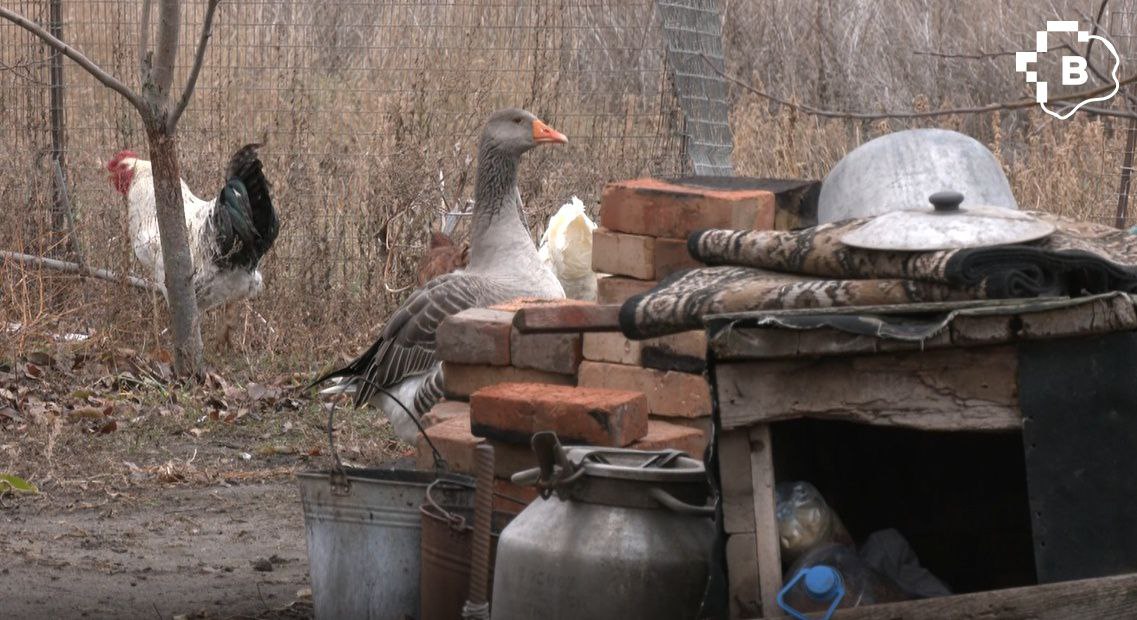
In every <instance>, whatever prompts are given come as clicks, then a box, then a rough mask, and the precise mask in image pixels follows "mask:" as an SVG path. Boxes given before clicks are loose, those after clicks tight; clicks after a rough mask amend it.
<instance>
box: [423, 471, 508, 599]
mask: <svg viewBox="0 0 1137 620" xmlns="http://www.w3.org/2000/svg"><path fill="white" fill-rule="evenodd" d="M434 488H435V489H437V487H434ZM436 495H437V494H436V493H434V489H432V490H430V491H428V492H427V503H426V504H424V505H423V506H422V509H421V512H422V573H421V575H422V578H421V584H422V587H421V588H420V592H421V603H422V606H421V615H420V616H419V618H420V620H453V619H455V618H461V617H462V606H463V605H464V604H465V602H466V600H467V599H468V598H469V593H470V557H471V549H472V548H473V544H474V528H473V523H474V511H473V510H470V509H467V508H450V509H447V508H445V507H443V506H441V505H439V501H438V498H437V497H436ZM514 516H516V515H514V514H513V513H510V512H503V511H494V513H493V517H492V524H491V525H492V526H491V528H490V565H489V575H490V579H489V584H488V588H487V591H488V592H492V591H493V566H494V561H495V560H496V556H497V539H498V535H499V534H500V533H501V531H502V530H503V529H505V526H506V525H508V524H509V522H510V521H511V520H512V519H513V517H514Z"/></svg>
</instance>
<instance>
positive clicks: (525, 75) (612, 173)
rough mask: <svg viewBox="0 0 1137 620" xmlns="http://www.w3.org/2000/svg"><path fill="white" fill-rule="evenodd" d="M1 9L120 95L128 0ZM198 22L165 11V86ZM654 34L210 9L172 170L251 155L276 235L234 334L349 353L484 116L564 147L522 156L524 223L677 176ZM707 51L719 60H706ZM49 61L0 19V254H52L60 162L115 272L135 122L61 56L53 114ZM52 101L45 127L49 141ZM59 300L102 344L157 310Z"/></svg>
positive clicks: (534, 17)
mask: <svg viewBox="0 0 1137 620" xmlns="http://www.w3.org/2000/svg"><path fill="white" fill-rule="evenodd" d="M53 2H54V3H58V10H59V15H58V20H57V21H56V22H55V23H53V22H52V19H51V18H52V14H51V9H52V4H53ZM9 6H10V7H11V8H12V9H14V10H16V11H19V12H21V13H23V14H24V15H26V16H28V17H30V18H31V19H33V20H35V21H37V22H40V23H41V24H45V25H51V26H52V27H57V28H58V29H59V30H60V34H61V36H62V38H63V39H64V40H66V41H68V42H69V43H71V44H72V45H74V46H75V47H77V48H78V49H80V50H81V51H83V53H85V54H86V55H87V56H88V57H90V58H91V59H92V60H94V61H95V62H96V63H98V64H99V65H100V66H102V67H103V68H105V69H106V70H107V71H109V72H110V73H112V74H113V75H115V76H117V77H119V78H120V79H121V80H123V81H124V82H125V83H127V84H129V85H131V86H136V85H137V83H138V77H137V73H138V50H137V46H138V37H139V30H140V29H139V19H140V13H141V6H142V3H141V2H139V1H137V0H18V1H17V2H15V3H9ZM204 11H205V2H198V1H191V2H187V6H186V8H185V14H184V15H183V20H182V31H181V40H180V46H179V57H178V61H179V65H178V71H177V73H178V75H177V77H176V81H175V83H178V84H180V83H182V82H183V81H184V79H185V75H186V73H187V72H188V69H189V63H190V62H191V60H192V54H193V47H194V45H195V44H196V40H197V35H198V33H199V30H200V27H201V20H202V18H203V15H204ZM660 19H661V18H660V14H659V12H658V11H657V10H656V7H655V4H654V2H653V1H652V0H540V1H538V0H511V1H505V0H426V1H413V2H412V1H406V0H402V1H400V0H366V1H363V0H328V1H325V0H250V1H248V2H240V3H236V2H224V3H222V4H221V5H220V8H219V9H218V13H217V17H216V21H215V25H214V34H213V37H212V40H211V41H210V44H209V47H208V51H207V52H206V55H205V62H204V65H203V69H202V72H201V76H200V78H199V80H198V84H197V89H196V93H195V95H194V99H193V102H192V103H191V105H190V107H189V108H188V110H187V111H186V114H185V115H184V117H183V118H182V120H181V124H180V129H179V138H180V145H179V153H180V159H181V168H182V174H183V177H184V179H185V181H186V182H187V184H188V185H189V187H190V188H191V189H192V190H193V191H194V192H195V193H196V194H197V195H198V196H200V197H203V198H210V197H212V196H213V195H214V194H215V193H216V192H217V191H219V189H220V187H221V185H222V182H223V179H222V178H221V176H220V175H221V174H222V171H223V170H224V166H225V164H226V162H227V159H228V157H229V156H230V154H231V153H232V152H233V151H235V150H236V149H237V148H238V147H240V146H241V145H242V144H244V143H247V142H263V143H265V144H266V146H265V147H264V148H263V149H262V158H263V159H264V161H265V169H266V172H267V175H268V177H269V179H270V181H271V182H272V184H273V194H274V198H275V202H276V205H277V208H278V210H279V211H280V216H281V220H282V231H281V236H280V237H279V239H278V240H277V242H276V245H275V246H274V247H273V249H272V251H271V252H270V253H269V255H268V256H267V257H266V259H265V261H264V263H263V271H264V274H265V279H266V293H265V294H264V296H263V297H262V298H261V299H258V300H257V301H256V302H255V307H256V309H257V311H258V312H259V313H260V314H261V315H262V316H263V317H264V318H265V320H266V324H261V323H257V322H255V321H254V322H252V323H250V325H251V327H250V332H252V334H253V337H257V335H258V334H259V336H261V337H269V335H270V334H272V337H274V338H277V339H278V340H282V339H292V340H297V341H302V342H283V341H281V342H279V344H281V347H279V349H280V350H285V349H294V350H305V351H310V350H311V348H312V347H313V346H316V347H320V348H322V347H329V348H340V347H342V346H344V345H345V344H346V345H347V346H348V348H350V347H351V346H355V345H357V344H358V343H359V342H362V340H363V337H362V336H360V335H358V334H353V332H360V331H367V330H368V329H370V328H371V327H372V325H373V324H378V323H380V322H381V321H382V319H383V318H384V317H385V316H386V312H387V310H388V309H389V308H390V307H391V305H392V304H393V303H395V302H397V301H398V300H399V299H400V297H401V295H402V293H393V292H391V291H398V290H400V289H402V288H403V287H405V286H407V285H408V284H410V283H412V282H413V269H414V266H415V261H416V259H417V256H418V254H419V252H420V251H421V249H422V246H423V244H424V242H425V239H426V238H427V228H428V226H430V225H431V224H437V217H438V215H439V214H441V213H443V212H446V211H448V210H451V209H454V208H457V207H459V206H460V205H462V204H464V202H465V201H466V200H467V199H468V198H469V197H470V196H471V194H472V186H473V172H474V171H473V165H474V162H473V157H474V155H475V142H476V137H477V134H478V132H479V131H480V129H481V123H482V121H483V120H484V118H485V117H486V116H487V115H488V114H489V113H490V112H491V111H493V110H494V109H497V108H499V107H505V106H520V107H524V108H527V109H529V110H531V111H532V112H534V113H535V114H537V115H538V116H539V117H541V118H543V119H544V120H546V121H547V122H548V123H549V124H551V125H552V126H553V127H555V128H557V129H558V130H560V131H562V132H563V133H565V134H566V135H568V137H569V140H570V143H569V144H568V145H567V146H566V147H565V148H546V149H538V150H536V151H534V152H532V153H531V154H530V155H529V156H528V157H527V161H526V162H525V164H524V167H523V169H522V177H521V192H522V195H523V196H524V199H525V202H526V210H527V212H528V220H529V221H530V222H531V223H534V225H535V227H538V228H539V227H540V223H542V222H544V221H545V220H546V219H547V217H548V215H549V214H551V213H552V212H554V211H555V210H556V209H557V208H558V207H559V206H560V205H561V204H562V203H564V202H567V201H568V200H569V198H570V197H571V196H573V195H576V196H579V197H581V198H582V199H584V200H585V203H586V204H588V205H589V206H590V208H591V209H592V211H593V213H595V206H596V204H597V202H598V199H599V193H600V190H601V189H602V187H603V185H604V183H605V182H607V181H610V180H614V179H619V178H627V177H634V176H638V175H645V174H654V175H674V174H679V173H684V172H687V171H689V169H690V166H689V165H688V163H687V161H686V160H685V157H684V155H683V153H682V147H683V137H682V135H681V134H682V130H683V128H684V126H685V125H686V126H687V127H688V129H690V126H691V124H692V122H693V121H692V120H691V119H692V118H699V117H691V116H690V115H688V116H687V118H686V120H685V119H684V115H683V114H682V112H681V109H680V102H679V99H678V98H677V97H676V95H675V93H676V88H677V86H683V85H684V84H686V82H685V81H684V80H686V78H685V77H681V78H678V79H677V80H676V79H674V76H673V75H671V74H670V73H669V71H668V66H667V61H668V55H667V54H668V51H667V50H669V49H670V48H668V47H667V46H665V44H664V38H663V34H662V33H663V30H662V29H661V21H660ZM705 39H706V36H703V37H702V38H701V39H700V40H701V41H703V40H705ZM703 44H705V41H704V43H703ZM700 49H701V48H700ZM708 49H710V51H712V52H714V51H715V50H716V49H717V50H718V53H719V55H720V56H721V43H720V44H719V45H718V47H717V48H715V47H713V46H711V47H709V48H708ZM51 57H52V52H50V51H49V50H48V48H47V47H45V46H43V45H42V44H40V43H39V42H38V40H36V39H35V38H34V37H32V36H31V35H29V34H28V33H26V32H24V31H23V30H21V29H19V28H17V27H15V26H13V25H12V24H8V23H6V22H0V63H2V64H0V117H3V118H4V119H6V120H5V121H4V125H5V127H6V128H10V129H9V130H10V131H11V134H10V136H8V137H5V139H3V140H0V142H3V147H2V148H3V149H4V150H3V151H2V153H0V170H3V171H5V172H3V173H0V196H3V199H4V202H5V204H8V205H26V208H19V209H6V210H5V211H4V214H3V215H0V218H2V219H0V247H3V248H5V249H11V250H16V251H25V252H29V253H34V254H59V253H60V252H61V251H62V250H61V248H60V245H59V239H60V235H59V234H58V233H59V232H60V226H61V225H62V224H61V220H60V219H59V217H58V216H59V210H58V209H57V208H53V204H56V203H57V201H56V200H54V199H53V184H52V176H53V175H52V160H53V157H60V156H62V163H63V166H62V168H63V171H64V172H65V176H66V190H67V197H68V198H70V202H71V204H72V206H73V211H74V214H75V219H76V228H77V236H78V241H79V245H80V246H81V247H83V248H84V250H85V253H86V258H87V259H88V261H89V262H90V263H91V264H92V265H93V266H98V267H107V268H111V269H113V270H118V271H126V272H131V271H136V266H135V265H133V263H132V259H131V256H130V251H129V247H130V246H129V243H128V242H127V239H126V234H127V233H126V211H125V206H124V203H123V199H122V198H121V197H120V196H119V195H118V194H116V193H115V192H114V191H113V189H112V187H111V185H110V184H109V182H108V179H107V173H106V171H105V169H104V167H103V166H104V164H105V162H106V161H107V160H108V159H109V158H110V157H111V156H112V155H113V154H114V153H115V152H117V151H118V150H120V149H124V148H130V149H133V150H135V151H137V152H140V153H145V152H146V148H145V147H146V144H145V135H144V132H143V128H142V126H141V123H140V120H139V118H138V116H137V114H136V112H135V111H134V110H133V109H132V108H131V107H130V106H129V105H128V104H127V103H126V102H124V101H123V100H122V99H121V98H120V97H119V96H118V95H117V94H115V93H113V92H111V91H109V90H108V89H106V88H104V87H103V86H102V85H101V84H99V83H98V82H96V81H95V80H94V79H93V78H91V77H90V76H89V75H87V74H86V73H85V72H83V71H82V70H81V69H80V68H78V67H77V66H76V65H74V64H72V63H70V61H64V63H63V64H62V72H61V75H57V76H56V77H57V78H58V79H57V81H58V82H59V86H58V87H57V92H56V94H57V97H56V98H55V99H53V97H52V86H51V85H52V75H51ZM60 95H61V97H60ZM700 96H701V95H700ZM53 101H54V103H55V107H56V113H57V121H58V124H60V125H61V126H62V128H61V129H62V133H61V134H57V135H56V136H55V139H54V140H53V138H52V135H53V134H52V104H53ZM692 135H695V134H692ZM700 135H701V134H700ZM688 141H689V143H693V142H692V141H691V139H690V137H688ZM53 149H54V151H53ZM53 217H54V218H55V220H54V221H53ZM538 232H539V230H538ZM39 275H40V276H42V277H46V278H50V277H51V276H50V274H46V275H45V274H39ZM20 282H21V283H22V284H21V285H20V286H23V287H24V288H22V289H20V290H19V291H17V290H12V291H8V293H9V297H14V296H18V295H25V296H28V297H29V298H31V297H35V295H36V294H35V293H34V292H33V291H31V290H28V289H27V283H26V281H25V280H21V281H20ZM118 292H119V293H121V291H120V290H119V291H118ZM73 301H74V302H75V303H76V304H79V303H88V304H89V305H88V306H86V307H84V309H83V311H82V312H81V313H77V319H78V318H80V317H81V318H82V319H83V320H85V321H88V322H92V323H95V324H101V325H102V326H106V327H107V328H108V329H110V328H112V327H111V326H115V327H113V328H114V329H117V328H118V327H117V326H121V325H126V324H127V323H124V322H123V321H122V319H123V315H124V314H125V315H131V314H133V315H138V316H150V315H156V313H157V312H158V311H157V310H153V309H152V308H151V307H152V305H155V304H152V302H151V301H148V300H146V299H145V298H142V297H141V296H139V299H137V300H134V301H133V303H114V304H104V303H95V302H96V301H97V300H92V299H89V298H87V297H84V298H83V299H81V300H79V299H77V300H73ZM33 305H34V304H33ZM22 312H23V313H24V314H28V311H27V308H26V307H25V308H24V309H23V310H22ZM152 323H153V324H154V325H155V326H157V325H159V324H160V323H161V322H160V321H157V320H155V321H152ZM294 328H302V329H294ZM155 330H157V327H155ZM155 339H157V335H155ZM338 340H343V341H344V342H337V341H338Z"/></svg>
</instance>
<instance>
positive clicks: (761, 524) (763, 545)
mask: <svg viewBox="0 0 1137 620" xmlns="http://www.w3.org/2000/svg"><path fill="white" fill-rule="evenodd" d="M773 457H774V455H773V450H772V446H771V445H770V427H769V426H767V425H765V424H760V425H758V426H755V427H753V428H751V429H750V477H751V478H752V479H753V485H754V543H755V544H754V548H755V552H756V555H757V557H758V584H759V588H758V589H759V600H760V601H761V602H762V609H763V610H764V611H763V613H765V614H766V615H767V616H770V615H772V614H773V613H777V610H778V602H777V596H778V590H781V589H782V554H781V549H780V544H779V542H778V518H777V514H776V513H775V508H776V501H777V500H776V498H775V497H774V458H773Z"/></svg>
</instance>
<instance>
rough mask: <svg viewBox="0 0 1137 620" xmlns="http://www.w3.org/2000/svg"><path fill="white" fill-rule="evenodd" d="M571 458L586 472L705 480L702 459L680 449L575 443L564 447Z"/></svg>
mask: <svg viewBox="0 0 1137 620" xmlns="http://www.w3.org/2000/svg"><path fill="white" fill-rule="evenodd" d="M565 452H566V456H567V458H568V461H569V462H570V463H572V464H573V466H574V467H575V468H583V469H584V473H585V475H588V476H597V477H600V478H618V479H621V480H637V481H643V482H696V481H705V480H706V470H705V469H704V467H703V462H702V461H698V460H695V459H693V458H691V457H689V456H687V455H686V454H684V453H683V452H680V451H678V450H661V451H658V452H649V451H644V450H629V449H624V448H603V447H594V446H576V447H571V448H566V449H565Z"/></svg>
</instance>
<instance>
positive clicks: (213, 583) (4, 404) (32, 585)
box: [0, 350, 408, 619]
mask: <svg viewBox="0 0 1137 620" xmlns="http://www.w3.org/2000/svg"><path fill="white" fill-rule="evenodd" d="M30 357H32V358H33V359H31V360H29V359H19V360H15V361H0V475H4V474H7V475H15V476H19V477H20V478H23V479H25V480H27V481H28V482H30V483H32V484H33V485H35V486H36V487H38V493H34V494H31V493H14V492H11V490H10V489H9V490H8V492H2V491H3V490H4V488H5V487H4V486H3V485H0V586H2V587H0V618H6V619H7V618H13V619H22V618H151V619H152V618H308V617H311V591H310V589H309V587H308V562H307V552H306V547H305V546H306V541H305V535H304V520H303V513H302V509H301V505H300V499H299V493H298V490H297V487H296V483H295V479H294V474H295V473H296V472H298V471H303V470H308V469H326V468H327V467H328V466H329V464H330V462H331V460H330V458H329V456H328V453H329V452H330V449H329V448H328V443H327V435H326V425H327V404H326V403H325V404H321V403H318V402H315V401H314V400H313V399H312V397H311V395H310V394H307V393H305V392H304V391H303V389H302V388H303V384H304V379H305V378H306V377H301V376H299V375H286V376H280V377H272V378H264V377H259V378H258V379H260V381H254V380H253V379H252V378H249V377H245V378H239V379H237V378H233V379H230V378H223V377H221V376H218V375H217V374H211V375H210V376H209V377H208V379H207V381H206V382H205V384H204V385H191V386H181V387H175V388H170V387H168V385H169V383H167V382H165V381H164V377H163V375H164V374H165V373H168V365H167V364H166V362H164V361H163V360H164V358H165V356H164V355H163V354H162V352H157V353H155V354H139V353H137V352H134V351H125V350H120V351H117V352H115V353H114V354H94V353H92V354H88V353H85V352H83V351H79V352H76V351H72V350H57V351H52V352H50V353H44V354H42V355H34V356H30ZM373 415H374V414H365V413H364V412H343V410H340V411H339V412H337V416H336V421H337V422H336V433H335V436H336V446H337V451H338V452H339V454H340V456H341V458H343V459H344V460H345V462H347V463H348V464H354V465H375V464H378V463H381V462H389V461H391V460H394V459H397V458H399V457H400V456H405V455H406V454H407V451H408V447H407V446H405V445H403V444H400V443H398V442H397V441H396V440H394V439H393V438H392V436H391V434H390V430H389V427H388V426H387V425H386V423H385V422H382V423H379V422H376V420H375V419H374V417H373Z"/></svg>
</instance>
